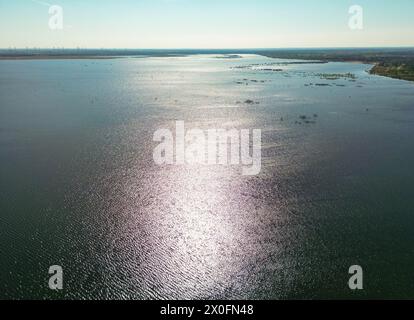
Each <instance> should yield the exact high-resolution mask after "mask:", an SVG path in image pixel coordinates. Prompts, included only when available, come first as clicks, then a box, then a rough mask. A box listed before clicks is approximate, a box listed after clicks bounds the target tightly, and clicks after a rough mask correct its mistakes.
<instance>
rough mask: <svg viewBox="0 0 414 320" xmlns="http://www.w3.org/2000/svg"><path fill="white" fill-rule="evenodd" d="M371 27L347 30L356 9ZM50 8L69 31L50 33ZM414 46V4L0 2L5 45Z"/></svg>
mask: <svg viewBox="0 0 414 320" xmlns="http://www.w3.org/2000/svg"><path fill="white" fill-rule="evenodd" d="M354 4H357V5H360V6H362V8H363V9H364V28H363V29H362V30H351V29H350V28H349V26H348V21H349V18H350V14H349V13H348V10H349V8H350V6H351V5H354ZM49 5H60V6H61V7H62V8H63V29H62V30H51V29H50V28H49V18H50V17H51V15H50V14H49V12H48V10H49ZM347 46H353V47H357V46H414V1H413V0H354V1H348V0H45V1H35V0H0V47H1V48H9V47H19V48H24V47H43V48H50V47H65V48H69V47H72V48H75V47H83V48H278V47H347Z"/></svg>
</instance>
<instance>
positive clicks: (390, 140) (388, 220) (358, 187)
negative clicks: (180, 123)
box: [0, 55, 414, 299]
mask: <svg viewBox="0 0 414 320" xmlns="http://www.w3.org/2000/svg"><path fill="white" fill-rule="evenodd" d="M286 62H289V61H282V60H275V59H268V58H264V57H259V56H254V55H244V56H242V58H240V59H235V58H232V59H230V58H226V57H224V58H223V57H220V59H219V58H218V57H217V56H214V55H210V56H209V55H198V56H188V57H175V58H126V59H114V60H39V61H0V71H1V72H0V225H1V227H0V252H1V260H0V278H1V281H0V286H1V288H0V298H54V299H62V298H66V299H78V298H80V299H114V298H116V299H156V298H170V299H178V298H180V299H197V298H238V299H246V298H254V299H259V298H263V299H286V298H301V299H302V298H305V299H308V298H413V297H414V275H413V272H412V270H414V215H413V207H414V170H413V169H412V164H413V163H414V148H413V147H414V140H413V139H412V137H413V133H414V85H413V84H412V83H409V82H404V81H399V80H393V79H388V78H383V77H378V76H372V75H369V74H367V72H366V70H367V69H369V66H367V65H361V64H350V63H327V64H290V63H289V64H286ZM270 69H272V70H270ZM277 69H281V70H282V71H276V70H277ZM322 73H323V74H325V75H326V74H341V77H339V78H338V79H333V80H332V79H326V77H325V78H324V76H322V75H321V74H322ZM347 73H352V74H353V75H354V77H351V78H350V77H347V76H344V75H346V74H347ZM248 99H251V100H252V101H255V103H254V104H246V103H243V102H244V101H246V100H248ZM256 102H257V103H256ZM302 115H306V116H307V117H310V118H312V123H303V121H301V119H300V116H302ZM176 120H184V121H185V123H186V126H187V127H188V128H201V129H209V128H226V129H231V128H237V129H246V128H248V129H253V128H258V129H261V130H262V140H263V145H262V153H263V160H262V161H263V167H262V171H261V173H260V175H258V176H253V177H247V176H242V175H241V174H240V170H239V168H237V167H228V166H198V167H194V166H166V167H159V166H156V165H155V164H154V162H153V159H152V152H153V149H154V147H155V146H156V144H155V143H154V142H153V141H152V137H153V133H154V132H155V130H157V129H160V128H171V129H173V128H174V124H175V121H176ZM299 122H300V124H299ZM313 122H314V123H313ZM56 264H57V265H61V266H62V267H63V270H64V290H63V291H61V292H51V291H50V290H49V289H48V285H47V282H48V276H49V275H48V268H49V266H51V265H56ZM355 264H356V265H361V266H362V267H363V268H364V280H365V282H364V285H365V289H364V290H363V291H359V292H352V291H350V290H349V288H348V285H347V283H348V279H349V275H348V269H349V267H350V266H351V265H355Z"/></svg>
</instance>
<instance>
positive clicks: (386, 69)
mask: <svg viewBox="0 0 414 320" xmlns="http://www.w3.org/2000/svg"><path fill="white" fill-rule="evenodd" d="M236 51H237V50H234V52H236ZM213 52H214V54H225V55H228V54H235V53H233V51H232V52H229V51H226V50H222V51H220V50H214V51H212V52H204V51H202V50H200V51H197V50H194V51H192V52H189V51H183V52H180V51H177V50H171V51H149V52H148V51H147V52H145V51H136V52H131V51H128V52H125V51H124V52H122V51H119V52H115V51H108V52H105V51H104V52H99V51H94V52H73V51H69V52H66V53H65V52H60V53H53V52H50V51H46V52H43V53H42V52H38V54H36V53H34V52H30V53H26V54H25V53H24V52H16V53H15V54H11V53H10V52H4V51H3V52H1V51H0V61H19V60H111V59H125V58H134V59H135V58H149V57H166V58H168V57H184V56H188V55H189V54H208V53H213ZM116 53H117V54H116ZM243 53H245V51H244V50H240V52H239V53H238V54H243ZM246 53H249V54H257V55H260V56H264V57H267V58H273V59H292V60H304V61H311V60H312V61H315V60H319V61H321V62H325V63H326V62H347V63H358V64H369V65H372V67H371V68H370V69H369V70H367V72H368V73H369V74H372V75H378V76H383V77H387V78H391V79H398V80H404V81H409V82H414V49H412V50H395V49H383V50H368V49H367V50H352V49H347V50H333V49H332V50H328V49H327V50H322V49H321V50H249V51H248V52H246Z"/></svg>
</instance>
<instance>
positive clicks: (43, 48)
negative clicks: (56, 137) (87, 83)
mask: <svg viewBox="0 0 414 320" xmlns="http://www.w3.org/2000/svg"><path fill="white" fill-rule="evenodd" d="M290 49H296V50H298V49H414V45H409V46H336V47H316V46H312V47H251V48H193V47H181V48H128V47H125V48H122V47H102V48H96V47H95V48H93V47H90V48H88V47H67V48H66V47H49V48H48V47H24V48H23V47H7V48H4V47H3V48H0V50H290Z"/></svg>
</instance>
